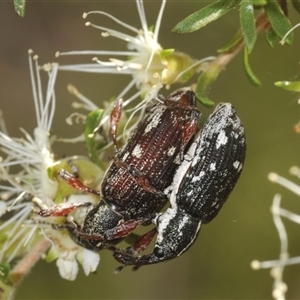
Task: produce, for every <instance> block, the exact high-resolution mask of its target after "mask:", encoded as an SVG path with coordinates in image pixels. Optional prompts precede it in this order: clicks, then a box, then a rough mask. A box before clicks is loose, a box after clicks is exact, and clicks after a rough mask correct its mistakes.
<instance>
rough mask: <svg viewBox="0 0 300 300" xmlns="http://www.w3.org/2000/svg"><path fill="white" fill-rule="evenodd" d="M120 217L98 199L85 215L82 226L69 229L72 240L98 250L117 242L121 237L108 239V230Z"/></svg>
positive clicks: (87, 247)
mask: <svg viewBox="0 0 300 300" xmlns="http://www.w3.org/2000/svg"><path fill="white" fill-rule="evenodd" d="M121 219H122V217H121V216H120V214H118V213H116V212H115V211H114V210H113V209H111V207H109V206H108V205H106V203H105V202H104V201H100V203H98V204H97V205H95V206H94V207H93V208H92V209H91V210H90V211H89V212H88V213H87V215H86V217H85V219H84V222H83V225H82V227H81V228H80V227H77V228H76V227H74V228H72V229H69V234H70V237H71V238H72V240H73V241H74V242H75V243H76V244H78V245H80V246H82V247H84V248H86V249H90V250H94V251H98V250H102V249H105V248H108V247H110V246H111V245H115V244H117V243H119V242H120V241H121V240H122V239H121V238H115V239H111V240H108V239H107V232H108V230H110V229H112V228H114V227H115V226H116V225H118V223H119V222H120V220H121Z"/></svg>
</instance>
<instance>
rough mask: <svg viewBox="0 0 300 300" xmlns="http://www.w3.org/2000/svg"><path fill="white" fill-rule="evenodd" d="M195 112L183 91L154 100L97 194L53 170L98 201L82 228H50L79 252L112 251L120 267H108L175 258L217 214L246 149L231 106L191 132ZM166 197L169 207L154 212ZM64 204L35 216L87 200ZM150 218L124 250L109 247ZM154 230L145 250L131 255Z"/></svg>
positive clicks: (222, 107)
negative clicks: (64, 234)
mask: <svg viewBox="0 0 300 300" xmlns="http://www.w3.org/2000/svg"><path fill="white" fill-rule="evenodd" d="M200 115H201V113H200V112H199V111H198V109H197V108H196V96H195V94H194V93H193V91H192V90H191V89H189V88H183V89H179V90H177V91H175V92H174V93H172V94H171V95H169V96H168V97H167V98H166V99H164V98H162V97H160V98H158V99H154V100H153V103H152V106H151V107H149V108H148V110H147V112H146V114H145V117H144V118H143V120H142V121H140V122H139V124H138V125H137V127H136V129H135V130H134V132H133V133H132V135H131V136H130V137H129V139H128V141H127V143H126V144H125V146H124V147H123V148H122V149H121V150H120V151H118V152H117V155H116V157H115V158H114V159H113V160H112V162H111V164H110V166H109V168H108V171H107V172H106V174H105V176H104V179H103V181H102V184H101V191H94V190H92V189H89V188H87V187H85V186H83V185H82V184H81V183H80V182H78V180H76V178H74V176H72V175H70V174H68V173H66V172H65V171H61V172H60V175H61V177H63V179H64V180H66V181H67V182H68V183H69V184H71V185H73V186H76V187H77V188H79V189H80V190H82V191H86V192H93V193H96V194H98V195H100V196H101V199H100V201H99V203H98V204H96V205H94V206H90V208H89V211H88V213H87V215H86V216H85V219H84V222H83V224H82V225H78V224H76V223H74V222H70V221H68V220H67V221H66V223H65V224H63V225H53V228H56V229H63V228H65V229H67V230H68V231H69V234H70V236H71V238H72V239H73V240H74V242H76V243H77V244H79V245H80V246H82V247H85V248H87V249H91V250H95V251H98V250H101V249H105V248H108V249H110V250H112V251H113V252H114V253H113V255H114V257H115V259H116V260H117V261H118V262H120V263H121V264H122V266H121V267H119V268H118V269H117V270H116V272H118V271H120V270H121V269H122V268H123V266H126V265H133V266H134V269H138V268H139V267H140V266H142V265H147V264H153V263H158V262H161V261H165V260H169V259H172V258H174V257H176V256H180V255H181V254H182V253H183V252H185V251H186V250H187V249H188V248H189V247H190V246H191V245H192V244H193V243H194V241H195V239H196V237H197V235H198V233H199V230H200V228H201V225H202V223H208V222H210V221H211V220H212V219H213V218H214V217H215V216H216V215H217V214H218V212H219V210H220V209H221V207H222V205H223V204H224V202H225V201H226V199H227V198H228V196H229V194H230V192H231V191H232V189H233V188H234V186H235V184H236V182H237V180H238V178H239V176H240V173H241V170H242V166H243V163H244V159H245V152H246V141H245V134H244V128H243V126H242V124H241V121H240V119H239V117H238V116H237V114H236V112H235V110H234V109H233V107H232V105H231V104H229V103H223V104H219V105H218V106H217V107H216V109H215V111H214V112H213V113H212V114H211V116H210V117H209V119H208V120H207V122H206V123H205V124H204V126H203V128H202V130H200V131H199V130H198V122H199V119H200ZM113 128H114V130H115V126H113ZM114 134H115V132H114V131H113V136H114ZM113 139H114V140H115V137H114V138H113ZM168 201H169V202H170V207H169V208H168V209H167V210H166V211H165V212H161V209H162V208H163V206H164V205H165V204H166V203H167V202H168ZM64 205H65V207H62V205H58V206H55V207H52V208H49V209H46V210H41V211H40V212H39V214H40V215H41V216H54V215H66V214H67V213H68V212H70V211H71V210H72V209H75V208H76V207H78V206H87V205H88V204H86V203H85V204H84V203H82V204H76V206H75V205H72V204H64ZM150 223H154V225H155V228H154V229H152V230H150V231H149V232H147V233H146V234H144V235H143V236H142V237H140V238H139V239H138V240H137V241H136V242H135V244H134V245H133V246H132V247H129V248H127V249H118V248H117V247H116V245H117V244H118V243H119V242H120V241H121V240H122V239H123V238H125V237H126V236H128V235H129V234H131V233H132V232H133V231H134V230H135V229H136V227H138V226H139V225H149V224H150ZM156 234H157V238H156V242H155V246H154V250H153V253H151V254H148V255H141V256H139V254H140V252H142V251H143V250H145V249H146V248H147V247H148V245H149V243H150V242H151V240H152V239H153V238H154V236H155V235H156Z"/></svg>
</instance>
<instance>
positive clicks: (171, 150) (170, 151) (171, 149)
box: [167, 146, 176, 156]
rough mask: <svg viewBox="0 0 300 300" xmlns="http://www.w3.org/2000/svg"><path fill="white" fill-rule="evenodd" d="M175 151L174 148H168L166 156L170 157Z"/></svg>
mask: <svg viewBox="0 0 300 300" xmlns="http://www.w3.org/2000/svg"><path fill="white" fill-rule="evenodd" d="M175 150H176V147H174V146H172V147H170V148H169V149H168V152H167V154H168V156H172V155H173V154H174V152H175Z"/></svg>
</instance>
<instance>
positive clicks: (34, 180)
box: [0, 51, 99, 280]
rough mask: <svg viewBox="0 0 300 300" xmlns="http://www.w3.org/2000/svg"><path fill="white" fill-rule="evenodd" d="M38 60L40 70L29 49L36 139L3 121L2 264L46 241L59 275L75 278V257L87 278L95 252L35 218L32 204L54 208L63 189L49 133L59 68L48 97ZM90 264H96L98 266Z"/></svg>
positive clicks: (0, 176)
mask: <svg viewBox="0 0 300 300" xmlns="http://www.w3.org/2000/svg"><path fill="white" fill-rule="evenodd" d="M34 61H35V67H33V61H32V51H29V65H30V76H31V82H32V88H33V99H34V105H35V111H36V120H37V127H36V128H35V129H34V134H33V136H31V135H30V134H28V133H27V132H26V131H25V130H23V129H21V130H22V132H23V135H24V137H23V138H11V137H10V136H9V135H8V134H7V132H6V129H5V126H3V124H4V123H3V122H2V123H0V124H2V126H1V131H0V154H1V157H0V190H1V193H0V217H1V219H2V220H3V222H2V224H1V225H0V237H1V239H0V262H7V263H14V259H15V258H19V257H22V256H24V255H26V253H30V250H32V249H33V247H34V246H35V245H37V244H38V243H39V242H40V241H42V240H44V238H47V239H49V240H50V241H51V243H52V249H51V250H50V252H49V253H51V255H50V256H51V257H52V259H54V258H58V261H59V262H58V263H57V264H58V266H59V271H60V274H62V276H63V277H64V278H66V279H69V280H73V279H74V277H76V275H77V270H78V266H77V268H76V267H75V266H76V265H77V261H76V259H78V258H79V260H80V262H81V263H82V265H83V266H84V270H85V273H86V274H88V273H89V272H93V271H94V270H95V268H96V267H97V265H98V263H99V256H98V254H95V253H93V254H91V251H88V250H85V249H83V248H81V247H79V246H78V245H76V244H75V243H74V242H73V241H72V240H71V238H70V237H69V236H68V234H67V233H66V232H64V231H56V230H53V229H52V227H51V226H49V225H47V226H45V225H42V224H40V223H37V222H36V221H34V220H33V219H32V217H31V214H32V210H33V207H34V203H33V201H32V200H34V199H39V200H35V201H38V203H39V205H40V206H42V207H44V208H47V207H51V206H53V205H55V201H56V200H57V199H56V197H57V193H58V190H59V189H60V186H59V184H58V182H57V181H56V180H54V178H50V177H49V173H48V172H49V170H52V169H53V168H54V167H53V166H55V165H56V164H57V162H55V161H54V155H53V152H52V150H51V144H52V143H53V141H54V139H53V138H52V137H51V136H50V129H51V126H52V121H53V116H54V112H55V101H56V99H55V93H54V85H55V80H56V76H57V70H58V66H57V65H55V64H54V65H52V66H51V68H48V76H49V79H48V85H47V90H46V94H45V97H43V91H42V84H41V77H40V67H39V66H38V62H37V56H35V57H34ZM44 69H45V67H44ZM49 168H50V169H49ZM86 201H91V200H90V199H88V200H86ZM6 213H7V214H6ZM43 228H44V229H43ZM45 250H46V249H45ZM48 257H49V254H48ZM91 260H93V262H94V264H93V266H91V263H90V262H91ZM68 267H69V268H70V269H69V268H68Z"/></svg>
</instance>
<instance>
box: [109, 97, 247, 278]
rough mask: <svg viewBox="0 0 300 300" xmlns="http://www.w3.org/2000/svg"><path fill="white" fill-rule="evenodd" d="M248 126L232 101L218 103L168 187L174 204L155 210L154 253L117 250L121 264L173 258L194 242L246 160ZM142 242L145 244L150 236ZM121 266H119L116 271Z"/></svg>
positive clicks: (229, 189) (149, 262)
mask: <svg viewBox="0 0 300 300" xmlns="http://www.w3.org/2000/svg"><path fill="white" fill-rule="evenodd" d="M245 153H246V139H245V132H244V127H243V125H242V123H241V120H240V118H239V117H238V115H237V113H236V111H235V110H234V108H233V107H232V105H231V104H230V103H221V104H219V105H218V106H217V107H216V109H215V110H214V112H213V113H212V114H211V115H210V117H209V119H208V120H207V122H206V123H205V124H204V126H203V129H202V130H201V131H200V132H199V133H198V134H197V136H196V137H195V139H194V141H193V143H192V144H191V146H190V148H189V150H188V151H187V153H186V155H185V159H184V161H183V162H182V163H181V165H180V166H179V168H178V170H177V172H176V174H175V176H174V178H173V182H172V184H171V185H170V187H169V188H168V189H167V190H166V193H167V194H169V200H170V208H168V209H167V210H166V211H165V212H163V213H157V214H156V217H155V218H154V219H153V223H154V224H155V225H156V226H157V232H158V234H157V239H156V242H155V246H154V251H153V253H151V254H147V255H141V256H136V255H137V254H138V252H139V249H138V248H134V247H131V248H128V249H126V250H115V252H114V257H115V259H116V260H117V261H119V262H120V263H121V264H122V265H123V266H126V265H134V269H138V268H139V267H140V266H142V265H148V264H154V263H159V262H162V261H166V260H170V259H172V258H175V257H177V256H180V255H181V254H182V253H184V252H185V251H186V250H187V249H188V248H189V247H190V246H191V245H192V244H193V243H194V242H195V240H196V238H197V235H198V233H199V231H200V228H201V225H202V224H203V223H208V222H210V221H211V220H212V219H213V218H214V217H215V216H216V215H217V214H218V212H219V211H220V209H221V207H222V206H223V204H224V203H225V201H226V200H227V198H228V196H229V194H230V193H231V191H232V189H233V188H234V186H235V185H236V183H237V180H238V178H239V177H240V174H241V170H242V167H243V164H244V160H245ZM151 238H152V237H149V239H148V240H145V239H144V240H143V241H141V243H143V244H144V245H143V247H140V249H144V248H146V246H147V245H148V244H149V242H150V239H151ZM122 268H123V267H122V266H121V267H119V268H118V269H117V270H116V272H118V271H120V270H121V269H122Z"/></svg>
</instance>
